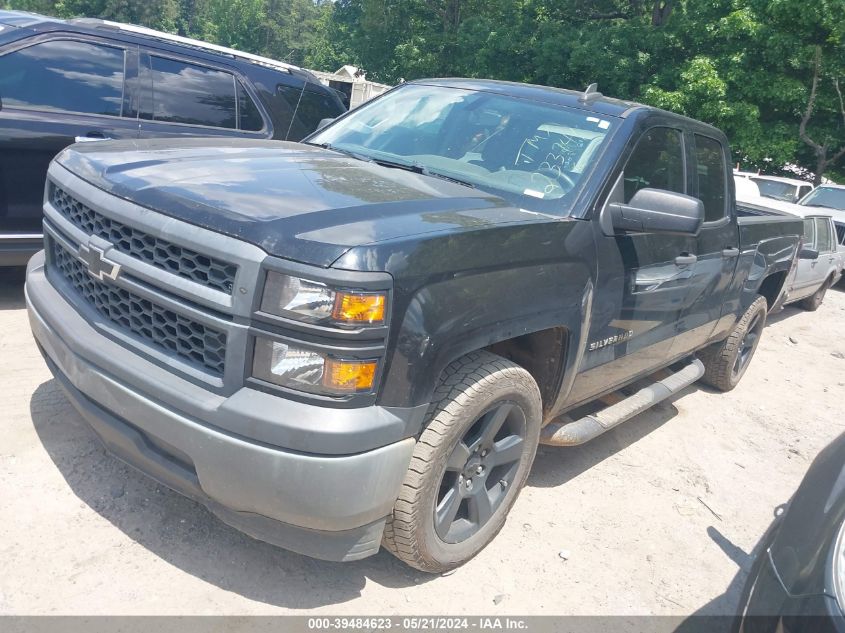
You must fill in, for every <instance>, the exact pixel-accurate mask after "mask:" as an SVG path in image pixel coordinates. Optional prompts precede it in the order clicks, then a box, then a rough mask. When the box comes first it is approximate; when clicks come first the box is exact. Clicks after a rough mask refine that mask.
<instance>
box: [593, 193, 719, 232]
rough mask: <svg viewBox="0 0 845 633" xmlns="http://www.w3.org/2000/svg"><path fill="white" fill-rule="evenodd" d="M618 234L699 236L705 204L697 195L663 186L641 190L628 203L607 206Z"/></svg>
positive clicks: (615, 203)
mask: <svg viewBox="0 0 845 633" xmlns="http://www.w3.org/2000/svg"><path fill="white" fill-rule="evenodd" d="M607 210H608V212H609V213H610V220H611V224H612V226H613V230H614V232H616V233H669V234H675V235H698V231H699V230H700V229H701V225H702V224H703V223H704V203H703V202H702V201H701V200H699V199H698V198H693V197H692V196H687V195H684V194H682V193H675V192H674V191H665V190H663V189H649V188H645V189H640V190H639V191H638V192H637V193H635V194H634V197H633V198H631V201H630V202H629V203H628V204H621V203H619V202H611V203H610V204H609V205H608V206H607Z"/></svg>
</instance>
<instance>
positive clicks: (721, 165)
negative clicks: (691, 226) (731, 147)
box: [695, 134, 728, 222]
mask: <svg viewBox="0 0 845 633" xmlns="http://www.w3.org/2000/svg"><path fill="white" fill-rule="evenodd" d="M695 158H696V182H697V188H698V198H699V199H700V200H701V201H702V202H703V203H704V221H705V222H717V221H718V220H721V219H722V218H724V217H725V216H726V214H727V199H728V196H727V191H728V182H727V169H726V166H725V152H724V150H723V149H722V144H721V143H720V142H719V141H717V140H715V139H712V138H710V137H708V136H701V135H699V134H696V135H695Z"/></svg>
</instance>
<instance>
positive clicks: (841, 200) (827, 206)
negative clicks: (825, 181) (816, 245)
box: [798, 185, 845, 246]
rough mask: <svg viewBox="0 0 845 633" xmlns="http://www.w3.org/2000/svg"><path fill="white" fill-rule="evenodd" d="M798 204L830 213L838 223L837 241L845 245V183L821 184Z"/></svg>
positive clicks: (835, 222) (836, 223)
mask: <svg viewBox="0 0 845 633" xmlns="http://www.w3.org/2000/svg"><path fill="white" fill-rule="evenodd" d="M798 204H799V206H802V207H814V208H817V209H819V208H820V209H824V213H829V214H830V216H831V217H832V218H833V222H834V224H835V225H836V237H837V242H839V244H840V245H841V246H845V185H820V186H818V187H816V188H815V189H813V191H811V192H810V193H808V194H807V195H806V196H804V197H803V198H801V200H799V201H798Z"/></svg>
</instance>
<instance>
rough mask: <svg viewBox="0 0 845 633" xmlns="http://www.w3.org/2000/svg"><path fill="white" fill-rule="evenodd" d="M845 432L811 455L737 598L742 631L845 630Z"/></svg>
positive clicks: (831, 632)
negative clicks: (808, 467) (811, 461)
mask: <svg viewBox="0 0 845 633" xmlns="http://www.w3.org/2000/svg"><path fill="white" fill-rule="evenodd" d="M843 482H845V434H843V435H840V436H839V437H838V438H837V439H835V440H834V441H833V442H832V443H831V444H830V445H829V446H828V447H827V448H825V449H824V450H823V451H822V452H821V453H819V455H818V457H816V459H815V460H813V463H812V465H811V466H810V469H809V470H808V471H807V474H806V476H805V477H804V480H803V481H802V482H801V485H800V486H799V487H798V490H797V491H796V493H795V494H794V495H793V497H792V500H791V501H790V502H789V505H788V506H787V508H786V509H785V510H784V511H783V512H781V513H780V514H779V515H778V516H777V517H776V518H775V520H774V522H773V524H772V526H771V527H770V528H769V530H768V532H767V533H766V536H765V537H764V541H763V544H762V546H761V547H760V550H759V551H760V553H759V554H758V556H757V559H756V560H755V562H754V564H753V565H752V567H751V571H750V573H749V575H748V579H747V580H746V584H745V589H744V590H743V592H742V594H741V596H740V603H739V619H738V622H737V626H736V629H737V630H738V631H739V632H740V633H782V632H787V633H835V632H839V633H841V632H842V631H845V486H843Z"/></svg>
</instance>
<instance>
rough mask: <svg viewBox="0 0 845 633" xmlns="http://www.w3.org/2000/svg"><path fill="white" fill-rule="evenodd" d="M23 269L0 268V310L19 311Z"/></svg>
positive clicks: (22, 299)
mask: <svg viewBox="0 0 845 633" xmlns="http://www.w3.org/2000/svg"><path fill="white" fill-rule="evenodd" d="M25 272H26V269H24V268H0V310H19V309H21V308H23V307H24V306H25V305H26V304H25V302H24V298H23V282H24V273H25Z"/></svg>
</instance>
